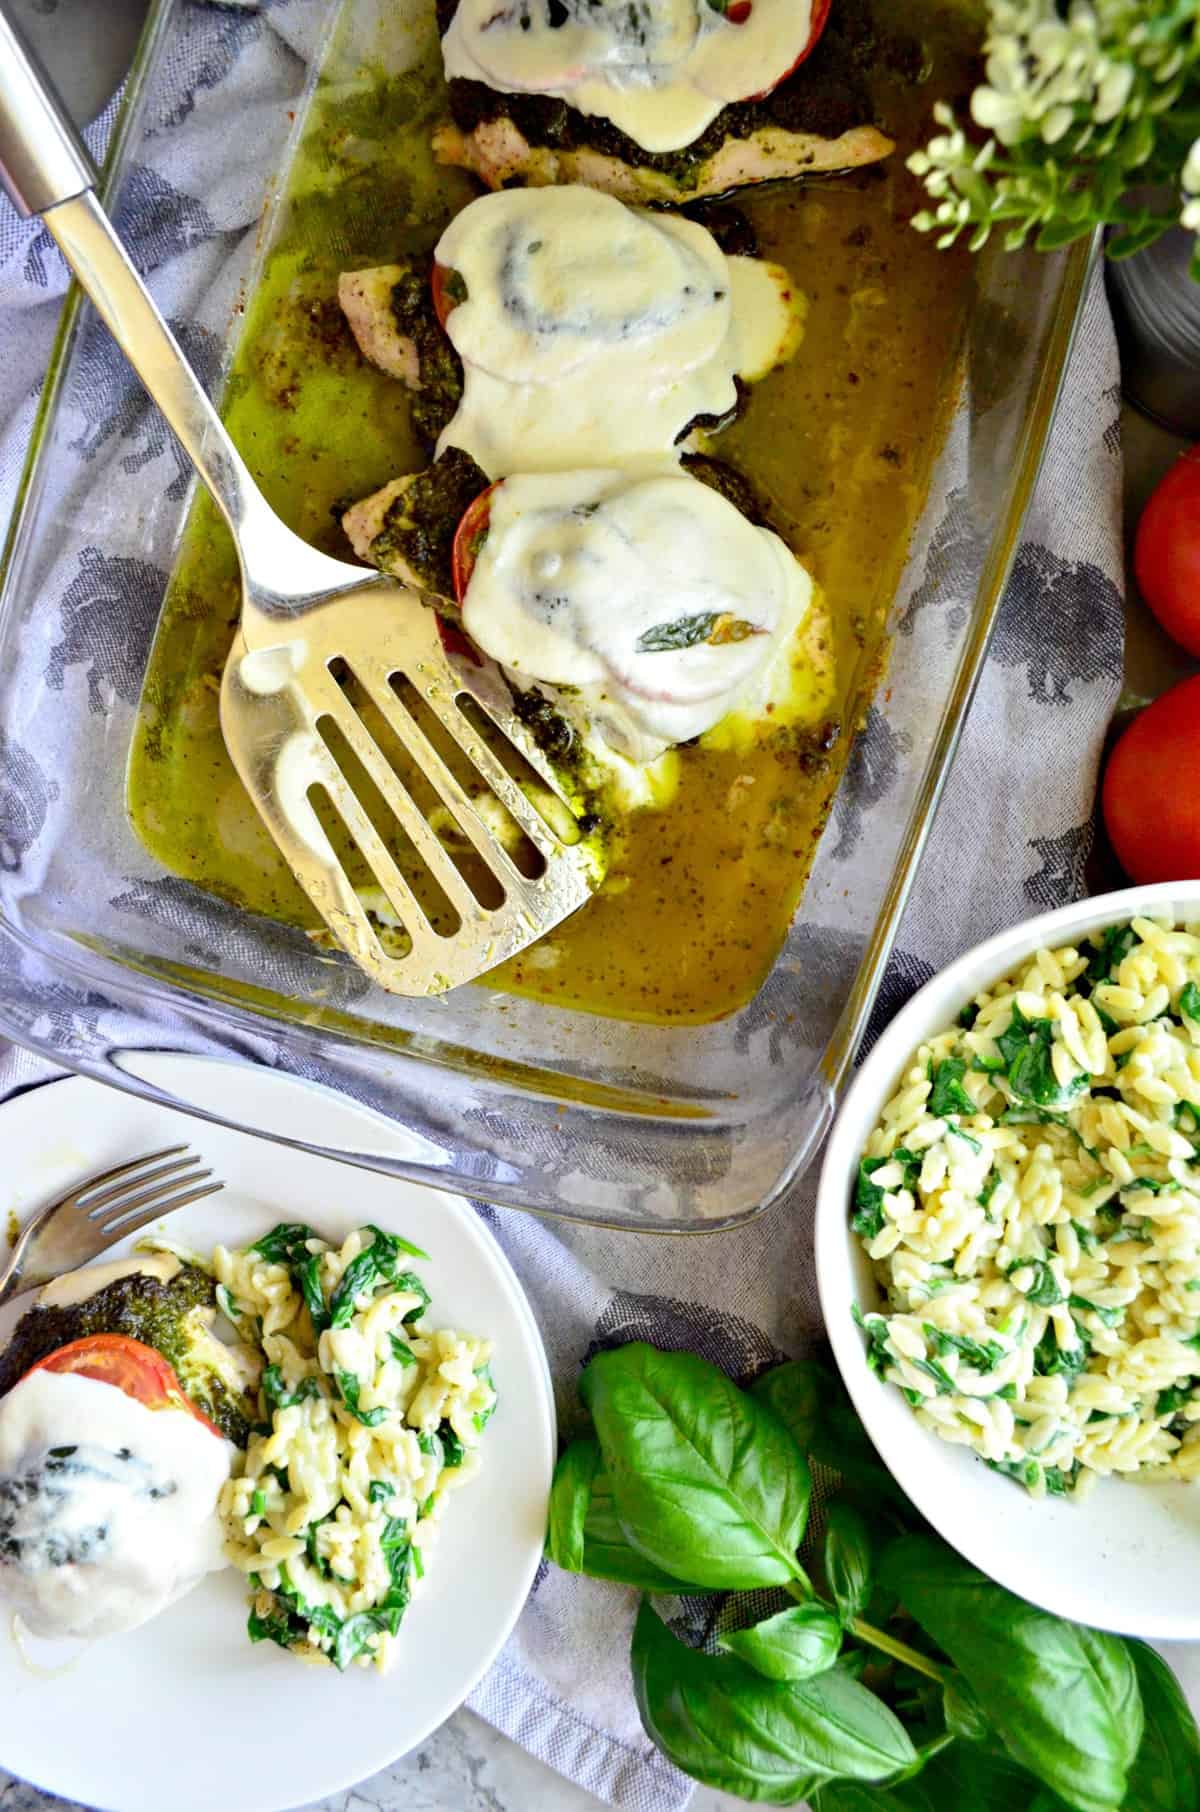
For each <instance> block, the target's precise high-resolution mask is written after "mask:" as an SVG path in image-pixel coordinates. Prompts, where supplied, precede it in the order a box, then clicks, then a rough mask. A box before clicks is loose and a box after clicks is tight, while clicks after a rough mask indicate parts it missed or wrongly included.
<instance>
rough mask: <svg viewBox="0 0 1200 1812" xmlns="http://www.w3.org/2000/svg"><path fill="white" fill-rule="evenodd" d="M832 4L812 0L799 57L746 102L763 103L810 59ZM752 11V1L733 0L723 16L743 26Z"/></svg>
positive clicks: (824, 0)
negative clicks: (807, 25) (806, 35)
mask: <svg viewBox="0 0 1200 1812" xmlns="http://www.w3.org/2000/svg"><path fill="white" fill-rule="evenodd" d="M832 4H833V0H813V8H812V19H811V22H810V24H809V27H808V38H807V40H806V42H805V44H804V48H803V49H802V50H801V52H800V55H799V56H798V57H797V58H796V60H795V62H794V63H790V64H789V65H788V67H787V68H786V69H785V70H784V72H783V74H782V75H781V76H780V77H779V78H778V80H776V81H774V82H772V83H771V86H770V87H769V88H764V89H762V90H761V91H760V92H759V93H758V94H748V95H747V96H746V97H745V98H746V100H748V101H765V100H766V98H767V96H768V95H769V94H774V92H775V90H776V89H777V88H779V87H781V86H782V84H783V83H784V82H786V81H787V79H788V77H789V76H790V75H795V73H796V71H797V70H798V69H799V67H800V65H801V63H803V62H805V61H806V59H807V58H809V57H811V56H812V53H813V51H814V50H815V49H816V48H817V40H818V39H819V38H820V36H821V33H822V32H823V31H824V30H825V26H826V23H827V22H828V19H829V8H830V6H831V5H832ZM743 9H744V10H743ZM752 10H753V0H749V4H747V0H733V3H732V4H731V5H730V7H729V8H728V10H727V12H726V14H725V17H726V18H727V19H729V20H730V21H731V22H732V23H733V24H734V25H743V24H745V22H746V20H747V19H748V18H749V17H750V14H751V11H752ZM738 13H740V14H741V16H740V18H739V17H736V16H735V15H736V14H738Z"/></svg>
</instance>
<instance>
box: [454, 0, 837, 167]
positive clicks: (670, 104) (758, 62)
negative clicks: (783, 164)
mask: <svg viewBox="0 0 1200 1812" xmlns="http://www.w3.org/2000/svg"><path fill="white" fill-rule="evenodd" d="M815 10H816V14H817V23H818V24H819V23H820V22H821V19H822V18H823V15H824V12H825V10H826V8H825V7H824V6H822V5H820V4H818V5H817V7H816V9H815ZM813 18H814V7H813V5H812V3H811V0H459V6H458V10H457V11H456V12H455V15H454V18H453V20H452V21H451V23H450V27H449V29H448V31H447V32H446V35H445V38H444V39H443V44H442V50H443V56H444V59H445V65H446V75H447V77H449V78H454V77H463V78H465V79H467V80H468V81H476V82H485V83H486V84H487V86H488V87H489V88H494V89H498V90H500V91H502V92H504V93H510V94H511V93H517V94H545V95H550V96H553V97H554V98H556V99H558V100H561V101H565V102H567V103H568V105H569V106H571V107H574V108H575V109H576V110H577V111H578V112H580V113H585V114H593V115H598V116H600V117H601V118H603V119H607V120H611V122H612V124H613V125H614V126H617V127H618V128H619V129H620V130H621V131H622V132H624V133H626V134H627V135H628V136H629V137H630V138H632V139H633V140H634V141H635V142H636V143H637V144H639V145H640V146H641V147H642V149H643V150H644V151H650V152H656V153H657V152H668V151H678V150H681V149H682V148H683V147H685V146H687V145H690V144H692V143H693V142H694V141H695V140H696V139H697V138H699V137H700V135H701V133H702V132H704V130H705V128H706V127H708V126H709V125H711V123H712V121H713V120H714V119H715V118H716V117H717V115H718V114H719V113H720V112H721V111H722V109H723V108H724V107H726V106H728V105H729V104H730V103H731V102H733V101H741V100H748V99H751V98H754V97H756V96H758V95H762V94H764V93H767V92H769V90H770V89H772V88H774V87H775V86H776V85H777V84H778V83H779V82H780V81H782V79H783V77H784V76H785V75H787V74H788V72H789V70H791V68H792V67H793V65H794V64H795V63H797V62H798V61H799V59H800V58H801V57H802V56H803V54H804V53H805V51H806V50H807V48H808V45H809V39H810V37H811V35H812V28H813Z"/></svg>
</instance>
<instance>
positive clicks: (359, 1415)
mask: <svg viewBox="0 0 1200 1812" xmlns="http://www.w3.org/2000/svg"><path fill="white" fill-rule="evenodd" d="M333 1379H334V1383H335V1384H336V1385H337V1387H338V1392H339V1394H340V1396H341V1399H342V1402H343V1403H344V1404H345V1405H346V1408H347V1409H348V1410H349V1411H350V1414H351V1415H352V1416H354V1417H355V1419H356V1420H357V1421H359V1422H361V1423H362V1424H363V1426H364V1427H365V1428H378V1426H379V1424H380V1423H381V1422H382V1421H383V1418H384V1417H385V1416H386V1415H387V1413H388V1412H387V1406H386V1404H383V1403H380V1404H379V1405H378V1406H377V1407H376V1408H375V1409H360V1408H359V1407H358V1398H359V1393H360V1391H361V1390H362V1384H361V1382H360V1380H359V1379H358V1378H357V1377H356V1376H355V1374H354V1373H353V1372H348V1371H346V1370H345V1369H344V1368H343V1367H342V1366H340V1365H337V1366H335V1367H334V1369H333Z"/></svg>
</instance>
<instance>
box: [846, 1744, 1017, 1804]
mask: <svg viewBox="0 0 1200 1812" xmlns="http://www.w3.org/2000/svg"><path fill="white" fill-rule="evenodd" d="M1036 1791H1037V1782H1036V1781H1035V1780H1034V1779H1033V1778H1032V1776H1030V1775H1028V1774H1026V1773H1025V1771H1024V1769H1021V1768H1017V1767H1016V1766H1014V1764H1013V1763H1012V1762H1009V1761H1007V1760H1003V1759H1001V1758H1000V1757H997V1756H994V1755H991V1754H990V1753H988V1752H987V1751H984V1750H981V1749H976V1748H968V1747H967V1746H966V1745H965V1744H963V1743H951V1745H950V1747H949V1748H948V1749H944V1750H942V1752H941V1753H940V1754H938V1755H933V1756H931V1757H930V1758H929V1760H928V1761H927V1762H926V1763H925V1766H924V1767H923V1768H922V1769H921V1772H920V1773H919V1774H918V1775H917V1776H916V1777H915V1779H912V1780H906V1781H902V1782H900V1783H894V1782H889V1783H888V1784H887V1785H885V1786H882V1787H861V1786H859V1785H857V1783H855V1782H853V1781H833V1782H831V1783H830V1785H829V1786H828V1787H822V1789H821V1791H820V1792H819V1793H818V1795H817V1797H816V1799H815V1800H813V1802H812V1804H813V1812H1033V1807H1032V1806H1031V1805H1030V1800H1031V1797H1032V1795H1033V1794H1034V1793H1035V1792H1036Z"/></svg>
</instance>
